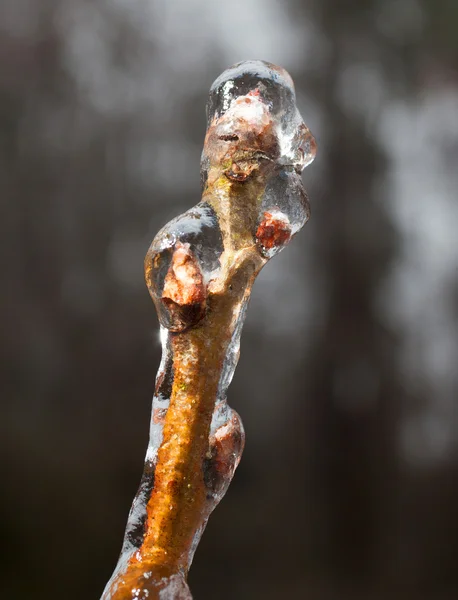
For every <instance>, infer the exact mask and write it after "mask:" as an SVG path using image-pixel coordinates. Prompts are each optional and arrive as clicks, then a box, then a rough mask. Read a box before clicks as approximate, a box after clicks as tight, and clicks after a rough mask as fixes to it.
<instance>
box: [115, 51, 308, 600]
mask: <svg viewBox="0 0 458 600" xmlns="http://www.w3.org/2000/svg"><path fill="white" fill-rule="evenodd" d="M207 119H208V130H207V136H206V139H205V145H204V150H203V153H202V163H201V171H202V182H203V186H204V189H203V199H202V201H201V202H199V203H198V204H197V205H196V206H195V207H194V208H191V209H189V210H188V211H186V212H185V213H184V214H182V215H180V216H178V217H176V218H175V219H173V220H172V221H170V222H169V223H168V224H167V225H165V227H163V228H162V229H161V230H160V231H159V233H158V234H157V235H156V237H155V239H154V241H153V243H152V245H151V247H150V250H149V251H148V254H147V256H146V259H145V274H146V281H147V286H148V289H149V292H150V294H151V297H152V299H153V300H154V303H155V306H156V309H157V313H158V317H159V321H160V324H161V340H162V352H163V355H162V361H161V364H160V367H159V371H158V374H157V379H156V389H155V394H154V398H153V410H152V416H151V425H150V439H149V444H148V450H147V454H146V460H145V470H144V474H143V478H142V481H141V485H140V488H139V491H138V493H137V496H136V498H135V500H134V503H133V505H132V509H131V512H130V515H129V520H128V524H127V529H126V535H125V540H124V545H123V549H122V553H121V557H120V560H119V563H118V566H117V569H116V571H115V573H114V575H113V578H112V580H111V581H114V580H115V578H116V577H118V578H119V576H124V574H125V573H127V572H128V569H129V561H130V560H131V559H133V557H136V556H137V555H140V554H141V549H142V544H143V541H144V539H145V523H146V514H147V505H148V502H149V500H150V497H151V493H152V490H153V486H154V479H155V470H157V468H158V460H159V459H158V456H159V455H158V451H159V449H160V448H161V445H162V444H163V441H164V439H163V438H164V423H165V420H166V419H167V412H168V410H169V406H170V403H171V400H172V401H173V397H174V393H175V392H174V389H175V388H174V378H175V371H176V368H175V367H176V366H177V364H178V363H177V361H179V366H180V369H181V370H183V365H184V367H185V368H187V367H188V366H189V365H192V363H193V361H194V362H195V363H196V364H198V365H206V364H207V362H206V358H205V356H204V355H205V352H208V353H210V355H211V354H212V353H218V352H220V351H221V348H223V349H224V355H223V356H224V357H223V358H222V359H221V362H220V363H218V364H219V365H220V366H219V367H218V370H217V372H214V369H213V371H212V373H210V371H208V372H206V371H204V370H202V369H201V367H199V371H198V373H197V374H195V375H192V376H193V377H199V378H205V379H208V383H209V385H211V384H212V381H211V378H213V379H215V377H216V381H215V382H214V383H216V387H215V388H214V389H215V390H217V391H216V393H215V395H214V398H212V406H213V415H212V418H211V423H210V427H209V430H208V429H207V431H208V440H207V441H206V442H205V440H204V442H205V443H206V446H205V448H204V450H205V459H204V461H203V464H202V470H201V473H200V475H199V478H200V481H201V482H203V484H204V485H205V487H206V495H205V497H206V500H205V502H204V504H203V505H202V506H201V507H200V512H201V519H200V524H199V525H198V526H197V527H196V529H195V531H194V533H193V538H192V543H191V544H190V546H189V547H188V548H187V549H186V569H188V568H189V566H190V564H191V562H192V558H193V555H194V552H195V550H196V547H197V545H198V543H199V540H200V537H201V534H202V532H203V530H204V528H205V525H206V522H207V519H208V517H209V515H210V513H211V511H212V510H213V509H214V507H215V506H216V505H217V504H218V502H219V501H220V500H221V498H222V497H223V495H224V494H225V492H226V490H227V488H228V486H229V483H230V481H231V479H232V476H233V474H234V471H235V469H236V467H237V465H238V462H239V460H240V457H241V453H242V450H243V444H244V431H243V425H242V423H241V420H240V417H239V416H238V414H237V413H236V412H235V411H234V410H233V409H231V408H230V406H229V405H228V404H227V391H228V387H229V385H230V383H231V380H232V377H233V375H234V371H235V368H236V366H237V362H238V359H239V354H240V337H241V332H242V327H243V323H244V320H245V315H246V310H247V306H248V302H249V297H250V292H251V286H252V283H253V281H254V278H255V276H256V275H257V273H258V272H259V270H260V269H261V268H262V266H263V265H264V264H265V263H266V262H267V261H268V260H269V259H270V258H272V257H273V256H274V255H275V254H276V253H278V252H279V251H281V250H282V249H283V248H284V247H285V246H286V245H287V244H288V243H289V242H290V239H291V237H292V236H294V235H295V234H296V233H297V232H298V231H299V230H300V229H301V227H302V226H303V225H304V224H305V223H306V222H307V220H308V218H309V214H310V211H309V204H308V198H307V195H306V192H305V190H304V187H303V184H302V180H301V176H300V173H301V171H302V169H303V168H304V167H305V166H306V165H307V164H309V163H310V162H311V161H312V160H313V158H314V156H315V150H316V147H315V142H314V138H313V136H312V134H311V133H310V131H309V130H308V128H307V127H306V125H305V124H304V122H303V120H302V117H301V115H300V113H299V111H298V109H297V107H296V100H295V92H294V85H293V82H292V80H291V78H290V76H289V75H288V73H287V72H286V71H284V70H283V69H281V68H279V67H276V66H274V65H270V64H269V63H264V62H261V61H247V62H244V63H239V64H238V65H235V66H234V67H232V68H230V69H228V70H227V71H225V72H224V73H223V74H222V75H221V76H220V77H219V78H218V79H217V80H216V81H215V82H214V84H213V85H212V87H211V90H210V95H209V100H208V104H207ZM218 311H219V312H218ZM215 323H216V324H217V325H215ZM193 331H200V332H201V334H202V335H203V336H204V338H205V336H206V335H207V334H208V336H212V337H208V338H206V341H205V343H204V345H203V346H202V345H199V346H196V347H193V346H191V347H190V348H191V350H190V352H191V353H192V356H191V354H190V355H189V356H187V355H183V354H182V351H181V350H180V348H181V347H182V346H180V344H178V345H177V340H183V339H184V338H183V336H190V335H191V333H190V332H193ZM219 338H220V339H219ZM189 339H191V338H189ZM192 339H198V338H192ZM201 354H202V356H201ZM210 362H211V361H210ZM189 383H190V389H191V388H193V386H194V389H195V388H199V386H197V385H195V384H196V381H189ZM199 389H200V388H199ZM212 389H213V388H212ZM201 437H203V436H201ZM179 441H180V440H179ZM181 441H183V440H181ZM169 443H170V442H169ZM177 443H178V442H177ZM196 443H198V440H196ZM170 508H171V509H172V506H170ZM144 578H146V574H144ZM110 583H111V582H109V584H108V585H107V588H106V592H105V593H104V596H103V598H104V599H105V600H108V599H110V598H112V599H113V600H116V599H118V598H119V600H121V596H119V597H118V596H117V595H116V586H114V587H113V590H112V591H110V589H111V588H110ZM145 586H146V587H145ZM148 590H150V591H151V594H152V595H151V597H153V596H154V597H155V598H160V599H162V600H167V599H172V598H190V597H191V596H190V593H189V589H188V588H187V585H186V582H185V579H184V577H183V576H182V575H181V574H179V573H177V574H176V575H173V576H172V577H170V578H169V579H168V580H167V582H164V581H162V582H161V583H160V585H159V584H157V585H156V584H154V585H153V584H151V586H150V584H149V582H146V583H145V581H144V582H143V583H142V585H141V586H140V585H138V587H134V588H132V589H131V593H132V598H143V597H145V598H146V597H147V596H148V594H149V593H150V592H149V591H148ZM154 590H156V591H154ZM145 594H146V595H145ZM154 594H155V595H154ZM148 597H149V596H148ZM123 598H124V596H123Z"/></svg>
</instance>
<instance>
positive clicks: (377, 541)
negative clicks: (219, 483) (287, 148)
mask: <svg viewBox="0 0 458 600" xmlns="http://www.w3.org/2000/svg"><path fill="white" fill-rule="evenodd" d="M0 58H1V63H0V120H1V123H0V198H1V208H0V246H1V259H0V260H1V273H2V279H1V280H2V286H1V288H2V292H1V294H0V306H1V310H0V318H1V336H2V337H1V347H0V355H1V365H2V367H4V369H2V370H3V372H4V376H3V377H2V384H3V385H2V393H1V398H2V402H1V404H2V414H1V419H0V451H1V452H0V453H1V456H2V459H3V461H2V462H3V468H2V471H3V475H2V493H1V512H0V515H1V516H0V531H1V535H2V539H3V543H2V545H1V561H0V569H1V576H0V597H1V598H9V599H12V600H16V599H17V600H22V599H25V598H27V599H30V598H33V599H36V600H38V599H46V600H53V599H56V600H57V599H59V600H86V599H88V600H89V599H92V598H94V599H97V598H99V596H100V594H101V592H102V589H103V587H104V585H105V583H106V581H107V579H108V578H109V576H110V575H111V572H112V570H113V568H114V565H115V563H116V560H117V556H118V553H119V551H120V548H121V541H122V536H123V531H124V527H125V523H126V519H127V514H128V511H129V507H130V504H131V501H132V499H133V496H134V494H135V492H136V488H137V485H138V483H139V480H140V476H141V472H142V467H143V457H144V453H145V449H146V445H147V436H148V423H149V413H150V403H151V396H152V391H153V386H154V378H155V374H156V370H157V367H158V363H159V359H160V346H159V339H158V325H157V319H156V314H155V310H154V307H153V304H152V302H151V300H150V298H149V295H148V293H147V290H146V288H145V285H144V281H143V257H144V255H145V253H146V250H147V248H148V246H149V243H150V241H151V240H152V239H153V237H154V235H155V234H156V232H157V231H158V229H159V228H160V227H161V226H162V225H163V224H164V223H166V222H167V221H168V220H169V219H170V218H172V217H173V216H176V215H178V214H179V213H181V212H183V211H184V210H186V209H187V208H189V207H190V206H192V205H194V204H195V203H197V202H198V200H199V198H200V187H199V159H200V152H201V147H202V142H203V137H204V130H205V113H204V107H205V101H206V94H207V91H208V89H209V86H210V84H211V83H212V81H213V80H214V79H215V78H216V77H217V76H218V75H219V73H220V72H221V71H222V70H223V69H224V68H226V67H228V66H230V65H231V64H233V63H234V62H237V61H239V60H243V59H247V58H261V59H264V60H268V61H271V62H274V63H277V64H280V65H282V66H284V67H285V68H286V69H287V70H288V71H289V72H290V73H291V75H292V76H293V78H294V80H295V82H296V88H297V96H298V105H299V108H300V110H301V112H302V114H303V116H304V118H305V121H306V123H307V124H308V126H309V127H310V129H311V130H312V131H313V132H314V134H315V136H316V138H317V141H318V149H319V151H318V156H317V159H316V161H315V162H314V163H313V165H311V166H310V167H309V168H308V169H307V170H306V171H305V172H304V180H305V184H306V188H307V189H308V192H309V196H310V199H311V205H312V219H311V220H310V222H309V223H308V224H307V226H306V228H305V229H304V230H303V231H302V232H301V233H300V235H298V237H297V238H296V239H295V240H294V242H293V243H292V244H291V246H289V247H288V248H287V250H286V251H285V252H283V253H282V254H281V255H280V256H278V257H277V258H275V259H274V260H273V261H272V262H271V263H270V264H269V265H268V267H267V268H266V269H265V270H264V271H263V272H262V274H261V276H260V277H259V279H258V281H257V283H256V285H255V289H254V294H253V298H252V301H251V305H250V308H249V311H248V318H247V322H246V326H245V329H244V334H243V336H242V354H241V360H240V363H239V367H238V369H237V372H236V375H235V378H234V381H233V384H232V386H231V389H230V395H229V401H230V403H231V404H232V405H233V406H234V407H235V408H236V409H237V410H238V411H239V413H240V414H241V416H242V418H243V421H244V424H245V428H246V435H247V443H246V448H245V453H244V457H243V459H242V462H241V465H240V467H239V469H238V471H237V474H236V476H235V479H234V481H233V483H232V485H231V487H230V489H229V492H228V494H227V495H226V497H225V499H224V500H223V502H222V503H221V505H220V506H219V507H218V509H217V510H216V511H215V513H214V514H213V516H212V518H211V519H210V522H209V525H208V527H207V530H206V533H205V535H204V536H203V539H202V542H201V544H200V546H199V548H198V551H197V554H196V557H195V561H194V565H193V568H192V570H191V574H190V585H191V589H192V591H193V593H194V595H195V598H196V600H204V599H212V600H216V599H218V600H219V599H221V600H233V599H240V600H248V599H267V600H268V599H278V598H304V599H307V600H347V599H348V600H360V599H361V600H385V599H388V598H390V599H402V600H449V599H452V598H453V599H455V598H457V597H458V515H457V513H458V410H457V406H458V397H457V396H458V393H457V392H458V169H457V164H458V3H457V2H456V1H454V0H397V1H395V0H349V1H347V2H341V1H339V0H310V1H307V2H300V0H289V1H286V0H282V1H281V2H280V1H278V0H277V1H276V0H263V1H261V0H245V1H242V0H240V1H238V0H232V2H230V3H223V2H219V1H218V0H214V1H213V2H211V1H207V2H206V1H204V0H191V1H186V0H181V1H170V0H156V1H153V0H141V1H140V0H40V2H37V1H36V0H3V1H2V2H1V4H0Z"/></svg>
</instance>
